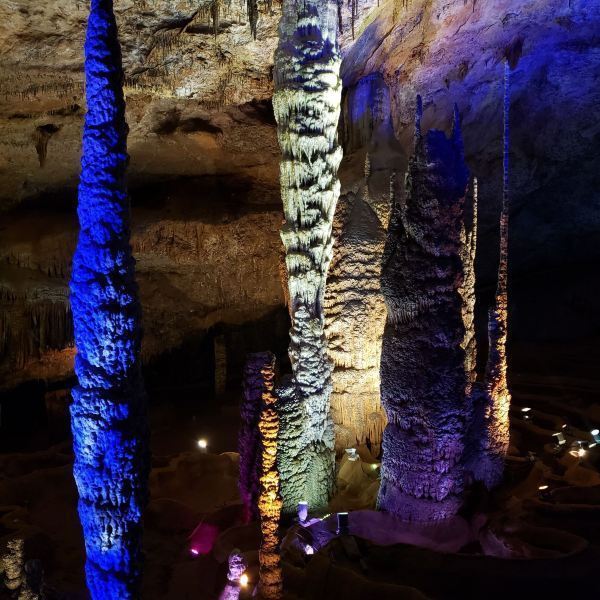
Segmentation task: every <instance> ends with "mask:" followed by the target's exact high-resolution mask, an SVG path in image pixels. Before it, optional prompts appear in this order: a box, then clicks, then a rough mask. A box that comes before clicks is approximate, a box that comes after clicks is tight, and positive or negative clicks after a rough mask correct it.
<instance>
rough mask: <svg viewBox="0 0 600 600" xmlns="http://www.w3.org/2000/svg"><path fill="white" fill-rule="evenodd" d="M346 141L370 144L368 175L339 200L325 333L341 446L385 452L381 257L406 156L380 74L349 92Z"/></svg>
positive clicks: (357, 145)
mask: <svg viewBox="0 0 600 600" xmlns="http://www.w3.org/2000/svg"><path fill="white" fill-rule="evenodd" d="M341 129H342V130H343V136H344V147H345V148H350V149H353V148H354V149H358V148H364V147H365V146H366V147H367V155H366V158H365V168H364V181H363V182H361V183H360V184H358V185H357V186H356V187H355V188H354V189H352V190H348V191H347V192H346V193H345V195H344V196H342V197H341V199H340V201H339V202H338V206H337V210H336V215H335V221H334V238H335V244H334V252H333V260H332V262H331V267H330V269H329V274H328V276H327V287H326V291H325V304H324V306H325V317H326V319H325V333H326V336H327V344H328V353H329V357H330V359H331V361H332V363H333V365H334V370H333V374H332V384H333V389H332V393H331V413H332V417H333V421H334V424H335V432H336V436H335V437H336V439H335V444H336V451H337V453H338V454H339V453H340V452H342V451H343V450H344V449H345V448H349V447H354V446H356V445H359V446H360V445H363V444H366V443H368V444H369V447H370V449H371V452H372V453H373V454H374V455H375V456H377V454H378V453H379V451H380V447H381V439H382V436H383V429H384V427H385V424H386V417H385V411H384V410H383V407H382V406H381V393H380V389H379V371H380V359H381V340H382V337H383V330H384V327H385V321H386V316H387V315H386V308H385V301H384V299H383V295H382V293H381V258H382V255H383V250H384V246H385V239H386V231H387V227H388V224H389V217H390V194H389V168H390V166H392V165H393V164H394V162H393V161H394V159H395V158H396V159H397V157H398V156H399V152H398V146H397V141H396V138H395V136H394V130H393V125H392V120H391V103H390V92H389V89H388V87H387V85H386V83H385V81H384V79H383V77H382V76H381V75H379V74H375V75H369V76H367V77H364V78H362V79H361V80H360V81H359V83H358V84H357V85H356V86H355V87H354V88H352V89H351V90H349V91H348V93H347V94H346V95H345V100H344V113H343V127H342V128H341Z"/></svg>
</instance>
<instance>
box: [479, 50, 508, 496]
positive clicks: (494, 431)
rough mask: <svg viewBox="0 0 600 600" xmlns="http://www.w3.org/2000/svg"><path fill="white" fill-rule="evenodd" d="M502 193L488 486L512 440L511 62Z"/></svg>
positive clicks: (486, 438)
mask: <svg viewBox="0 0 600 600" xmlns="http://www.w3.org/2000/svg"><path fill="white" fill-rule="evenodd" d="M503 171H504V176H503V177H504V179H503V194H502V212H501V214H500V262H499V265H498V285H497V288H496V303H495V306H494V307H493V308H492V309H491V310H490V314H489V324H488V337H489V354H488V361H487V366H486V374H485V387H486V406H485V414H484V432H483V440H482V442H483V448H482V454H481V457H480V460H479V461H478V467H477V469H476V470H475V477H476V478H477V479H479V480H480V481H483V482H484V484H485V485H486V486H487V487H488V488H492V487H494V486H496V485H498V484H499V483H500V481H501V480H502V475H503V473H504V459H505V457H506V454H507V452H508V444H509V442H510V432H509V409H510V402H511V395H510V390H509V389H508V379H507V369H508V364H507V356H506V340H507V334H508V220H509V212H510V64H509V61H508V60H506V61H505V64H504V144H503Z"/></svg>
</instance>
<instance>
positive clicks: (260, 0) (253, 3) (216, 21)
mask: <svg viewBox="0 0 600 600" xmlns="http://www.w3.org/2000/svg"><path fill="white" fill-rule="evenodd" d="M189 2H190V4H191V5H196V3H197V0H189ZM275 2H279V3H280V2H281V0H275ZM234 3H237V4H239V5H240V8H241V10H242V11H243V10H244V9H245V12H246V16H247V18H248V24H249V25H250V31H251V32H252V36H253V37H254V39H256V36H257V30H258V19H259V16H260V12H261V10H264V11H268V12H271V11H272V10H273V4H274V0H208V1H206V0H205V2H204V3H202V4H200V6H199V8H198V10H197V11H196V13H195V14H194V15H193V20H196V19H202V20H209V21H210V22H211V24H212V28H213V32H214V35H215V36H217V35H218V33H219V29H220V26H221V20H222V19H223V18H227V17H228V16H229V15H230V14H231V11H232V5H233V4H234ZM244 4H245V7H244ZM238 14H239V10H238Z"/></svg>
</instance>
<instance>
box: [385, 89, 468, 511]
mask: <svg viewBox="0 0 600 600" xmlns="http://www.w3.org/2000/svg"><path fill="white" fill-rule="evenodd" d="M421 116H422V105H421V101H420V98H419V99H418V106H417V118H416V132H415V149H414V154H413V156H412V157H411V158H410V160H409V166H408V173H407V176H406V192H405V197H404V198H402V197H400V198H397V199H395V200H394V206H393V209H392V219H391V223H390V228H389V234H388V240H387V244H386V249H385V253H384V264H383V270H382V290H383V293H384V297H385V300H386V305H387V308H388V322H387V324H386V328H385V332H384V338H383V347H382V358H381V396H382V403H383V405H384V408H385V410H386V412H387V416H388V420H389V423H388V425H387V426H386V429H385V433H384V438H383V452H384V455H383V457H384V458H383V464H382V471H381V488H380V492H379V498H378V504H379V506H380V508H382V509H384V510H386V511H389V512H392V513H394V514H396V515H398V516H399V517H401V518H402V519H404V520H414V521H435V520H439V519H445V518H447V517H449V516H452V515H454V514H455V513H456V512H457V510H458V508H459V507H460V505H461V503H462V492H463V487H464V469H463V464H462V461H463V453H464V447H465V429H466V426H467V423H468V420H469V418H470V398H469V396H468V395H467V387H468V377H467V373H466V360H465V348H464V347H463V346H464V341H465V322H464V300H463V295H464V293H465V292H464V290H463V287H464V281H465V264H464V257H465V251H464V246H465V235H464V232H465V200H466V197H467V188H468V181H469V179H468V177H469V175H468V170H467V167H466V165H465V162H464V152H463V144H462V137H461V132H460V123H459V119H458V115H457V113H456V112H455V119H454V124H453V130H452V135H451V137H450V138H449V139H448V138H447V137H446V135H445V134H444V133H443V132H441V131H436V130H431V131H429V132H428V133H427V134H426V135H425V136H423V135H421Z"/></svg>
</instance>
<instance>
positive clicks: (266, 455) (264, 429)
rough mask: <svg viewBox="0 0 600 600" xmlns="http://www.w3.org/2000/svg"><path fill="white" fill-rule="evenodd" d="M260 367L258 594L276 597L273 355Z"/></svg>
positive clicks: (278, 503)
mask: <svg viewBox="0 0 600 600" xmlns="http://www.w3.org/2000/svg"><path fill="white" fill-rule="evenodd" d="M264 358H265V362H264V363H263V366H262V369H261V375H262V380H263V391H262V410H261V414H260V420H259V423H258V427H259V430H260V440H261V455H262V462H261V476H260V496H259V498H258V510H259V513H260V529H261V534H262V541H261V546H260V553H259V559H260V580H259V586H258V589H259V593H260V596H261V597H262V598H265V599H270V600H279V599H280V598H282V597H283V575H282V570H281V558H280V555H279V521H280V518H281V507H282V505H283V502H282V500H281V495H280V493H279V473H278V471H277V437H278V434H279V415H278V413H277V409H276V402H277V398H276V396H275V394H274V393H273V382H274V379H275V357H274V356H273V355H272V354H267V355H265V357H264Z"/></svg>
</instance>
